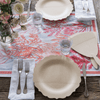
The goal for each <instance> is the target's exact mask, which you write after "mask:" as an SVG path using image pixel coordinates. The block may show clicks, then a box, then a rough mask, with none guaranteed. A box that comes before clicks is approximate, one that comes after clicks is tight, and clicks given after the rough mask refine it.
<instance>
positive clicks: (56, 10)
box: [35, 0, 73, 21]
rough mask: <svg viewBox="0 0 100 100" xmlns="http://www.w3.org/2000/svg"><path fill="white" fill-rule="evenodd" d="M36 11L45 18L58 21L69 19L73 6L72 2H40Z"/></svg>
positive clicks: (66, 0) (45, 0) (52, 0)
mask: <svg viewBox="0 0 100 100" xmlns="http://www.w3.org/2000/svg"><path fill="white" fill-rule="evenodd" d="M35 9H36V12H38V13H41V14H42V15H43V18H45V19H49V20H55V21H56V20H61V19H63V18H66V17H68V16H69V15H70V13H71V12H72V10H73V5H72V3H71V2H70V0H39V1H38V2H37V4H36V5H35Z"/></svg>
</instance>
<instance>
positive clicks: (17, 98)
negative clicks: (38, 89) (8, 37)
mask: <svg viewBox="0 0 100 100" xmlns="http://www.w3.org/2000/svg"><path fill="white" fill-rule="evenodd" d="M26 61H27V62H29V70H30V71H29V74H28V75H27V93H26V94H24V93H21V94H17V87H18V80H19V73H18V59H15V60H14V62H13V68H12V76H11V82H10V90H9V95H8V98H9V99H10V100H22V99H34V98H35V97H34V93H35V90H34V83H33V72H34V67H35V60H34V59H23V70H22V73H21V76H20V79H21V81H20V82H21V89H24V85H25V62H26Z"/></svg>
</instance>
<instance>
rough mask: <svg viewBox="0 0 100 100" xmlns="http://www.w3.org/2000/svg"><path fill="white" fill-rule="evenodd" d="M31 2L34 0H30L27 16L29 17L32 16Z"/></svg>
mask: <svg viewBox="0 0 100 100" xmlns="http://www.w3.org/2000/svg"><path fill="white" fill-rule="evenodd" d="M31 2H32V0H29V4H28V11H27V18H29V16H30V5H31Z"/></svg>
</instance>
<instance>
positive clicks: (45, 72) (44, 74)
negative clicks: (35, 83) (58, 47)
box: [40, 60, 72, 89]
mask: <svg viewBox="0 0 100 100" xmlns="http://www.w3.org/2000/svg"><path fill="white" fill-rule="evenodd" d="M70 72H71V68H70V67H69V66H66V64H65V63H64V62H63V61H61V60H56V61H53V60H52V61H50V62H48V63H45V64H44V65H43V69H41V73H40V76H41V78H42V79H43V80H42V81H43V82H44V84H45V85H47V86H48V87H50V88H53V89H61V88H63V87H65V86H66V85H68V86H69V85H70V83H71V80H70V79H71V78H72V75H71V73H70ZM66 80H68V82H67V83H66Z"/></svg>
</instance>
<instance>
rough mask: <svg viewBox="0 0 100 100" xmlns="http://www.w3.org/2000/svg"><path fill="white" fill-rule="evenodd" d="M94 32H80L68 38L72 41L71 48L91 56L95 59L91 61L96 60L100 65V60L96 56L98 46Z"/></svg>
mask: <svg viewBox="0 0 100 100" xmlns="http://www.w3.org/2000/svg"><path fill="white" fill-rule="evenodd" d="M95 34H96V33H95V32H80V33H77V34H75V35H72V36H70V37H69V38H70V39H71V40H72V41H73V44H72V49H74V50H75V51H77V52H78V53H80V54H82V55H84V56H87V57H90V58H93V59H94V60H95V61H94V62H93V63H95V62H96V63H97V64H98V65H100V60H99V58H98V57H97V56H96V55H97V54H98V47H97V38H96V36H95ZM93 59H91V61H93Z"/></svg>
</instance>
